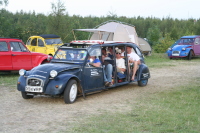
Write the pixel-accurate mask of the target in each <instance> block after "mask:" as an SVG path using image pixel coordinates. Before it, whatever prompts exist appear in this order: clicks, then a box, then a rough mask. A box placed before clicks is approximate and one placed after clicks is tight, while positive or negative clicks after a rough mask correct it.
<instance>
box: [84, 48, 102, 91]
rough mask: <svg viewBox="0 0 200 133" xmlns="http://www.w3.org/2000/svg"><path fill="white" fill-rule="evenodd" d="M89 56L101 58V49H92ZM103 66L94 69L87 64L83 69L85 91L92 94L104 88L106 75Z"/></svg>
mask: <svg viewBox="0 0 200 133" xmlns="http://www.w3.org/2000/svg"><path fill="white" fill-rule="evenodd" d="M88 52H89V56H95V57H96V58H99V57H100V56H101V49H100V47H95V48H91V49H90V50H89V51H88ZM103 72H104V71H103V67H102V65H101V66H100V67H93V66H91V65H89V64H88V63H86V65H85V66H84V68H83V79H82V80H83V81H84V87H83V89H84V91H87V92H90V91H94V90H98V89H102V88H104V75H103V74H104V73H103Z"/></svg>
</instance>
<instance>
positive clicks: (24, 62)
mask: <svg viewBox="0 0 200 133" xmlns="http://www.w3.org/2000/svg"><path fill="white" fill-rule="evenodd" d="M10 47H11V58H12V65H13V70H20V69H25V70H30V69H32V55H31V52H29V51H28V50H27V48H26V47H25V46H24V45H23V44H22V43H21V42H14V41H12V42H10Z"/></svg>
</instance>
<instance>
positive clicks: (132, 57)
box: [126, 47, 141, 82]
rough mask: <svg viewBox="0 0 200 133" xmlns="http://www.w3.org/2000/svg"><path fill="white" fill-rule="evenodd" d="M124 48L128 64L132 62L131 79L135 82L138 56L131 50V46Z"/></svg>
mask: <svg viewBox="0 0 200 133" xmlns="http://www.w3.org/2000/svg"><path fill="white" fill-rule="evenodd" d="M126 50H127V56H128V60H129V65H130V63H132V64H133V76H132V77H131V81H133V82H135V81H136V79H135V74H136V71H137V69H138V68H139V65H140V64H141V62H140V57H139V56H138V55H137V54H136V53H135V52H133V51H132V48H131V47H126ZM129 68H130V67H129Z"/></svg>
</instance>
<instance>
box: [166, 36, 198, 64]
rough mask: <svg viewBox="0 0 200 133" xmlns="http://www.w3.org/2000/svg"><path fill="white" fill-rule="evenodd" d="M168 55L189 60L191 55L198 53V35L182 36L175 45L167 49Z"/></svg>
mask: <svg viewBox="0 0 200 133" xmlns="http://www.w3.org/2000/svg"><path fill="white" fill-rule="evenodd" d="M167 54H168V57H169V58H170V59H172V58H183V57H186V58H187V59H188V60H191V58H192V57H195V56H199V55H200V35H194V36H183V37H181V38H180V41H179V42H178V44H177V45H175V46H173V47H172V48H169V49H168V51H167Z"/></svg>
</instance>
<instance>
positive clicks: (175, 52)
mask: <svg viewBox="0 0 200 133" xmlns="http://www.w3.org/2000/svg"><path fill="white" fill-rule="evenodd" d="M179 54H180V51H173V52H172V56H179Z"/></svg>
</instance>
